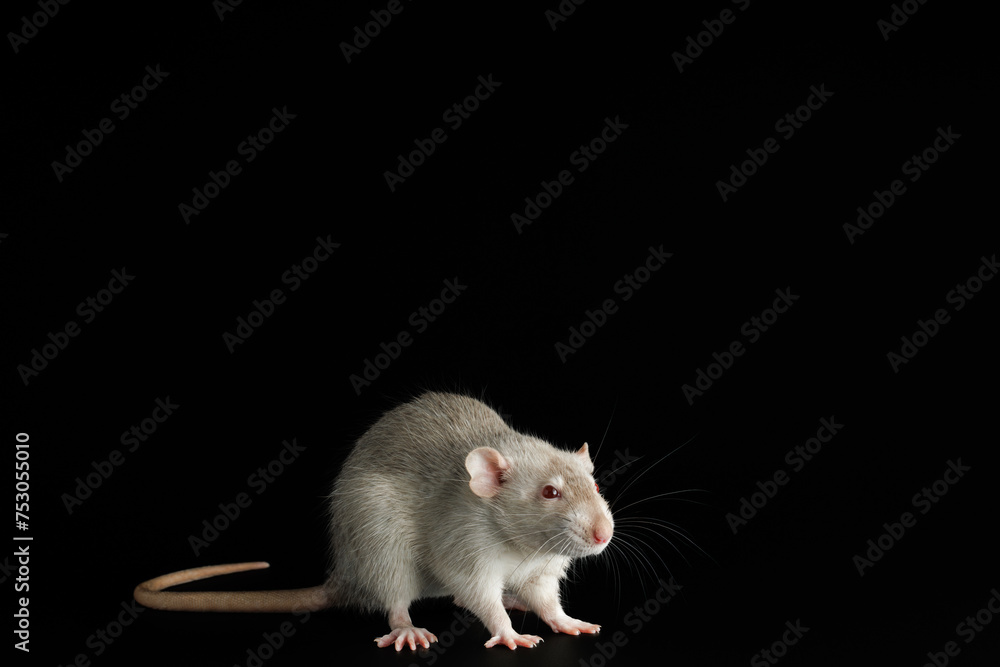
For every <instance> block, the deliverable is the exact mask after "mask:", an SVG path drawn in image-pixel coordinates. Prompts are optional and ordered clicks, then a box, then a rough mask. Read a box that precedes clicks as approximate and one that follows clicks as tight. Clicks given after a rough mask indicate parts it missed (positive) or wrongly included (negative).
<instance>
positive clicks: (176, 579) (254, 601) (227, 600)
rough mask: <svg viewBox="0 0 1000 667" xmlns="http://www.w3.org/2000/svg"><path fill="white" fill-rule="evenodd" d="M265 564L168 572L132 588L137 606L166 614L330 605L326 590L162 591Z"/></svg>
mask: <svg viewBox="0 0 1000 667" xmlns="http://www.w3.org/2000/svg"><path fill="white" fill-rule="evenodd" d="M265 567H270V566H269V565H268V564H267V563H262V562H257V563H233V564H231V565H209V566H206V567H196V568H193V569H190V570H181V571H180V572H171V573H170V574H165V575H163V576H161V577H156V578H155V579H150V580H149V581H144V582H142V583H141V584H139V585H138V586H136V587H135V599H136V602H138V603H139V604H142V605H145V606H146V607H151V608H153V609H165V610H167V611H229V612H234V611H235V612H296V611H302V612H305V611H319V610H320V609H326V608H327V607H330V606H332V605H333V600H332V599H331V597H330V593H329V592H328V591H327V589H326V587H325V586H313V587H312V588H296V589H292V590H284V591H198V592H192V591H165V590H163V589H165V588H170V587H171V586H177V585H178V584H186V583H188V582H189V581H198V580H199V579H207V578H209V577H215V576H219V575H222V574H232V573H233V572H245V571H247V570H260V569H263V568H265Z"/></svg>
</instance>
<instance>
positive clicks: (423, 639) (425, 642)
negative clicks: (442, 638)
mask: <svg viewBox="0 0 1000 667" xmlns="http://www.w3.org/2000/svg"><path fill="white" fill-rule="evenodd" d="M437 640H438V638H437V637H435V636H434V635H433V634H432V633H430V632H427V631H426V630H424V629H423V628H412V627H411V628H393V629H392V632H390V633H389V634H387V635H385V636H384V637H376V638H375V643H376V644H378V647H379V648H385V647H386V646H390V645H392V644H395V645H396V650H397V651H402V650H403V646H404V645H407V644H408V645H409V646H410V650H411V651H416V650H417V644H420V645H421V646H423V647H424V648H430V646H431V642H436V641H437Z"/></svg>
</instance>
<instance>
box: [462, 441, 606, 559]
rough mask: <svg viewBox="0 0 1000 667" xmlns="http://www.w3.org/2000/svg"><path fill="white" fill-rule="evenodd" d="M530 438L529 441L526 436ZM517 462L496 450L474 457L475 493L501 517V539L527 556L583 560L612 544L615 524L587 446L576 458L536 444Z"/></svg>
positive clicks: (470, 461) (468, 463)
mask: <svg viewBox="0 0 1000 667" xmlns="http://www.w3.org/2000/svg"><path fill="white" fill-rule="evenodd" d="M520 437H525V438H527V436H520ZM530 440H533V441H534V442H531V443H529V444H530V445H531V446H529V447H525V448H523V449H522V448H517V450H518V451H520V452H521V454H520V455H518V456H517V457H516V458H514V457H512V458H510V459H508V458H506V457H504V456H503V455H502V454H500V452H498V451H497V450H495V449H493V448H492V447H480V448H478V449H475V450H473V451H471V452H469V455H468V456H467V457H466V459H465V467H466V469H467V470H468V471H469V476H470V479H469V488H471V489H472V492H473V493H475V494H476V495H477V496H479V497H480V498H483V499H484V500H485V501H487V502H488V503H489V504H490V506H491V507H492V508H493V511H495V512H496V516H497V521H498V523H499V525H500V530H501V531H502V534H501V535H500V538H501V539H503V540H509V541H510V543H512V544H517V545H518V546H519V547H520V548H521V549H522V550H525V549H526V550H528V552H535V551H537V552H538V553H559V554H562V555H564V556H571V557H578V556H590V555H594V554H598V553H600V552H601V551H603V550H604V548H605V547H606V546H607V545H608V542H610V541H611V536H612V534H613V533H614V520H613V519H612V517H611V510H610V509H609V508H608V504H607V502H605V500H604V498H603V497H602V496H601V494H600V490H599V489H598V487H597V482H595V481H594V463H593V461H591V460H590V452H589V451H588V449H587V443H584V444H583V447H581V448H580V449H578V450H577V451H576V452H567V451H564V450H560V449H556V448H555V447H553V446H552V445H549V444H548V443H545V442H543V441H540V440H536V439H534V438H530Z"/></svg>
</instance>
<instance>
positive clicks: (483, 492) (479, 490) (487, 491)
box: [465, 447, 510, 498]
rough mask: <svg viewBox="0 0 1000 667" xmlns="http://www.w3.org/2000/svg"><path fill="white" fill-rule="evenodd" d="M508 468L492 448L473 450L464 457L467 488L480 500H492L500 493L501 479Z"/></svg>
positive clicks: (508, 465)
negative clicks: (468, 477) (467, 474)
mask: <svg viewBox="0 0 1000 667" xmlns="http://www.w3.org/2000/svg"><path fill="white" fill-rule="evenodd" d="M509 467H510V464H508V463H507V459H505V458H504V457H503V456H502V455H501V454H500V452H498V451H497V450H495V449H493V448H492V447H480V448H478V449H473V450H472V451H471V452H469V455H468V456H466V457H465V469H466V470H468V471H469V475H470V479H469V488H470V489H472V492H473V493H475V494H476V495H477V496H479V497H480V498H492V497H493V496H495V495H496V494H497V492H499V491H500V484H501V483H502V479H501V477H502V475H503V473H504V472H505V471H506V470H507V468H509Z"/></svg>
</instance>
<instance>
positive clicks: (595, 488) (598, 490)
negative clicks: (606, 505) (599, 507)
mask: <svg viewBox="0 0 1000 667" xmlns="http://www.w3.org/2000/svg"><path fill="white" fill-rule="evenodd" d="M594 490H595V491H597V492H598V493H600V492H601V487H599V486H597V482H594Z"/></svg>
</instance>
